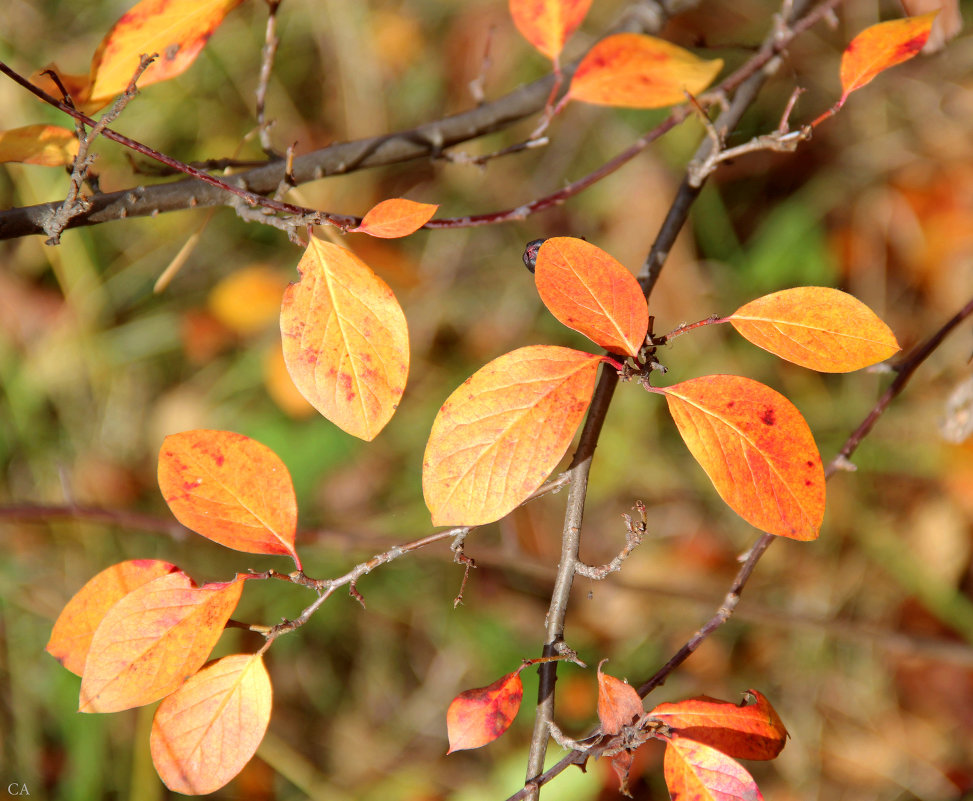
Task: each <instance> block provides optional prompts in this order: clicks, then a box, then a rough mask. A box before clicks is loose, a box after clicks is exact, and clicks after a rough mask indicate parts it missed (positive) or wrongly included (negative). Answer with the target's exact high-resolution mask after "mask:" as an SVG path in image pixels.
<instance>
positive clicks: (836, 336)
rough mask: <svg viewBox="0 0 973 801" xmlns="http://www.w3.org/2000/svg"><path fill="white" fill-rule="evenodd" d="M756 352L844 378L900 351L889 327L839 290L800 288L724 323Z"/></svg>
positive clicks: (742, 311) (754, 305) (754, 303)
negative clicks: (760, 350) (767, 353)
mask: <svg viewBox="0 0 973 801" xmlns="http://www.w3.org/2000/svg"><path fill="white" fill-rule="evenodd" d="M727 319H728V320H729V321H730V322H731V323H732V324H733V327H734V328H735V329H736V330H737V331H739V332H740V335H741V336H743V337H745V338H746V339H748V340H749V341H750V342H752V343H753V344H754V345H756V346H757V347H760V348H763V349H764V350H767V351H770V352H771V353H773V354H774V355H775V356H780V358H782V359H786V360H787V361H789V362H793V363H794V364H799V365H801V366H802V367H809V368H811V369H812V370H819V371H820V372H823V373H847V372H850V371H852V370H860V369H861V368H862V367H868V366H869V365H871V364H876V363H878V362H881V361H884V360H885V359H887V358H889V357H890V356H891V355H892V354H893V353H895V352H896V351H897V350H899V343H898V342H896V340H895V335H894V334H893V333H892V331H891V330H890V329H889V327H888V326H887V325H886V324H885V323H883V322H882V321H881V320H880V319H879V318H878V316H877V315H876V314H875V312H873V311H872V310H871V309H869V308H868V306H866V305H865V304H864V303H862V302H861V301H860V300H858V299H857V298H855V297H852V296H851V295H848V294H846V293H844V292H841V291H839V290H837V289H829V288H828V287H821V286H802V287H797V288H796V289H785V290H783V291H782V292H774V293H773V294H771V295H764V296H763V297H761V298H757V299H756V300H753V301H751V302H750V303H747V304H745V305H743V306H741V307H740V308H739V309H737V310H736V311H735V312H733V314H731V315H730V316H729V317H728V318H727Z"/></svg>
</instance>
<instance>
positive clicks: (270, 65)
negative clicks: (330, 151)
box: [256, 0, 281, 159]
mask: <svg viewBox="0 0 973 801" xmlns="http://www.w3.org/2000/svg"><path fill="white" fill-rule="evenodd" d="M264 2H266V3H267V28H266V30H265V32H264V46H263V50H262V52H261V58H260V78H259V79H258V81H257V91H256V96H257V109H256V117H257V133H258V136H259V137H260V147H262V148H263V151H264V153H266V154H267V155H268V156H269V157H270V158H274V159H276V158H280V154H279V153H277V152H276V151H275V150H274V146H273V143H272V142H271V141H270V129H271V127H273V121H271V122H269V123H268V122H267V119H266V110H267V87H268V85H269V84H270V74H271V72H272V71H273V69H274V56H275V55H276V54H277V47H278V46H279V45H280V39H279V38H278V37H277V10H278V9H279V8H280V4H281V0H264Z"/></svg>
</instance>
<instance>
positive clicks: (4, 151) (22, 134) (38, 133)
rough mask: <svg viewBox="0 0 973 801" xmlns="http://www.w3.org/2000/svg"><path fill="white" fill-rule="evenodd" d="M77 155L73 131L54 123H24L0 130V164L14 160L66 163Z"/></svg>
mask: <svg viewBox="0 0 973 801" xmlns="http://www.w3.org/2000/svg"><path fill="white" fill-rule="evenodd" d="M76 155H78V137H77V135H76V134H75V132H74V131H71V130H69V129H67V128H61V127H59V126H57V125H25V126H24V127H23V128H11V129H10V130H9V131H0V164H6V163H10V162H16V163H20V164H39V165H41V166H44V167H69V166H71V165H72V164H73V163H74V157H75V156H76Z"/></svg>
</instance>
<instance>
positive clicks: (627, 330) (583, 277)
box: [534, 236, 649, 356]
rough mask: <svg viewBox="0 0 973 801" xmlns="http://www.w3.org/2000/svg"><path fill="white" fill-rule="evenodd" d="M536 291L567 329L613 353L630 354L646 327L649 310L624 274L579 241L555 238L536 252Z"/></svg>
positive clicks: (635, 285)
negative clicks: (571, 329)
mask: <svg viewBox="0 0 973 801" xmlns="http://www.w3.org/2000/svg"><path fill="white" fill-rule="evenodd" d="M534 277H535V280H536V282H537V292H538V294H539V295H540V297H541V300H542V301H543V302H544V305H545V306H547V308H548V309H550V312H551V314H553V315H554V316H555V317H557V319H558V320H560V321H561V322H562V323H564V324H565V325H566V326H568V328H573V329H574V330H575V331H580V332H581V333H582V334H584V335H585V336H586V337H588V338H589V339H590V340H592V341H593V342H595V343H596V344H597V345H600V346H601V347H603V348H605V349H606V350H610V351H611V352H612V353H620V354H627V355H629V356H635V355H636V354H637V353H638V352H639V348H641V347H642V342H643V340H644V339H645V334H646V332H647V331H648V329H649V307H648V304H647V303H646V302H645V296H644V295H643V294H642V289H641V288H640V287H639V282H638V281H636V280H635V276H633V275H632V274H631V273H630V272H629V271H628V270H626V269H625V268H624V267H623V266H622V265H621V264H619V263H618V262H617V261H616V260H615V259H613V258H612V257H611V256H609V255H608V254H607V253H605V251H603V250H602V249H601V248H598V247H595V246H594V245H592V244H591V243H590V242H585V241H584V240H583V239H575V238H574V237H570V236H557V237H553V238H551V239H548V240H546V241H545V242H544V244H543V245H541V248H540V250H539V251H538V253H537V264H536V268H535V273H534Z"/></svg>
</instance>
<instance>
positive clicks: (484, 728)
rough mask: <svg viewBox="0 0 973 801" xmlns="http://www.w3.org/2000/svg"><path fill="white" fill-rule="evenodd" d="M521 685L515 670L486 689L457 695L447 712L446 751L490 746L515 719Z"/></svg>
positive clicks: (518, 672) (522, 694)
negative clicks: (447, 745) (447, 738)
mask: <svg viewBox="0 0 973 801" xmlns="http://www.w3.org/2000/svg"><path fill="white" fill-rule="evenodd" d="M523 697H524V685H523V683H522V682H521V680H520V671H519V670H515V671H514V672H513V673H508V674H507V675H506V676H504V677H503V678H500V679H497V680H496V681H495V682H493V684H491V685H489V686H487V687H478V688H477V689H475V690H467V691H466V692H462V693H460V694H459V695H457V696H456V697H455V698H454V699H453V701H452V703H451V704H450V705H449V709H447V710H446V732H447V734H448V736H449V750H448V751H447V752H446V753H447V754H451V753H453V751H462V750H465V749H467V748H479V747H480V746H481V745H486V744H487V743H492V742H493V741H494V740H496V739H497V737H499V736H500V735H501V734H503V733H504V732H505V731H506V730H507V729H509V728H510V724H511V723H512V722H513V719H514V718H515V717H516V716H517V710H519V709H520V700H521V699H522V698H523Z"/></svg>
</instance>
